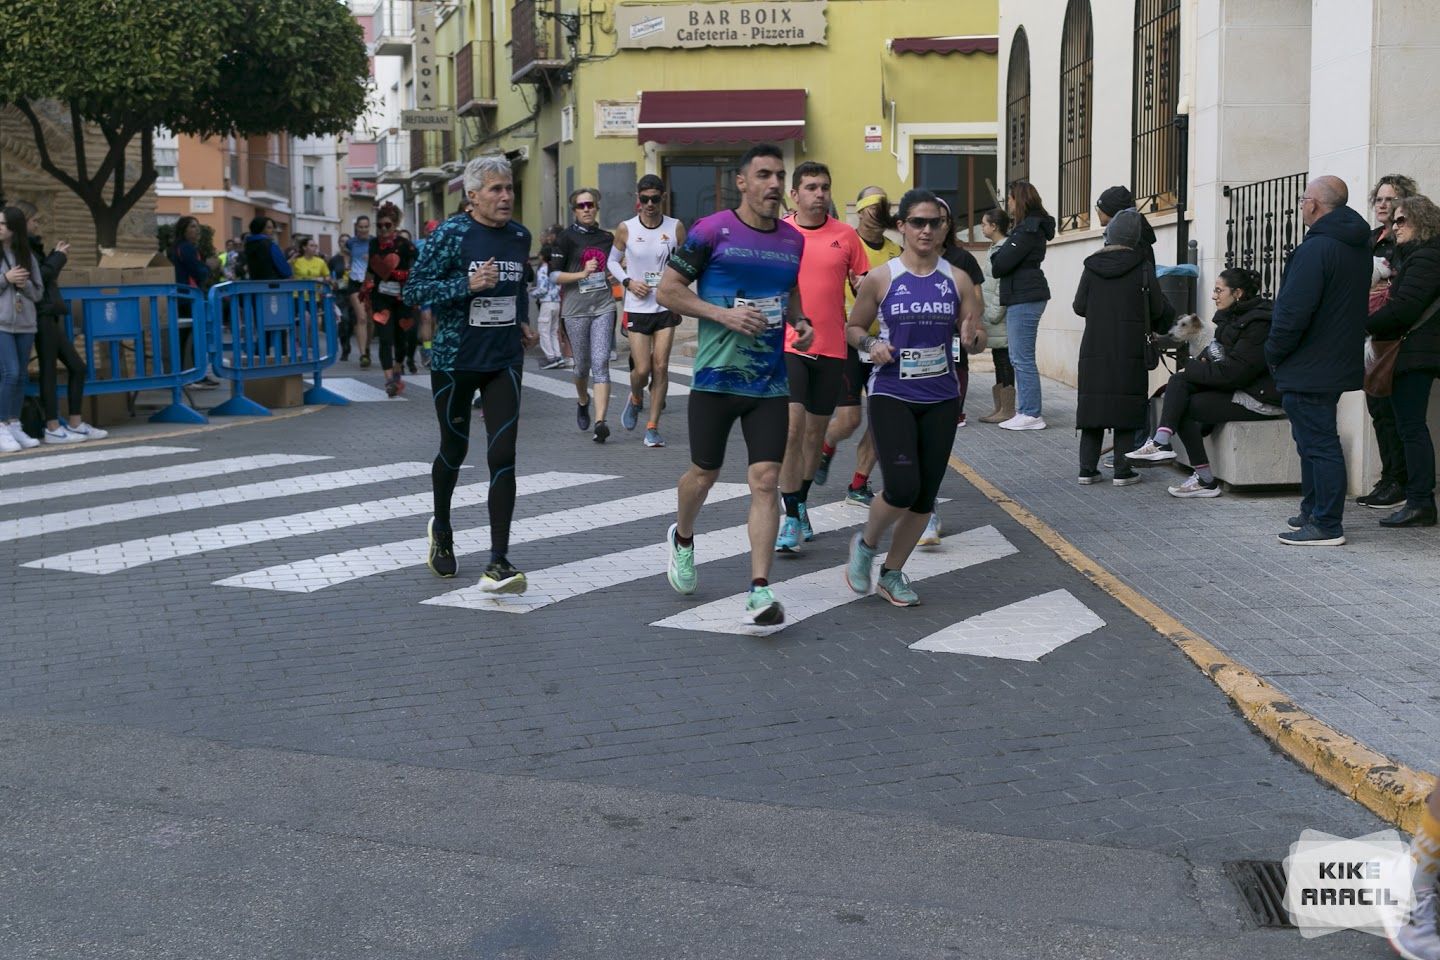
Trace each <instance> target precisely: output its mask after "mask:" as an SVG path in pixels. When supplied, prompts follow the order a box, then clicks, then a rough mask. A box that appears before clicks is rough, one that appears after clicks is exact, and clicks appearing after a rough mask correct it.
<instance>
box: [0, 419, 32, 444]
mask: <svg viewBox="0 0 1440 960" xmlns="http://www.w3.org/2000/svg"><path fill="white" fill-rule="evenodd" d="M7 426H8V427H9V428H10V436H12V437H14V438H15V442H16V443H18V444H20V446H21V448H22V449H25V450H29V449H31V448H32V447H38V446H40V441H39V440H36V439H35V438H34V437H32V436H30V434H28V433H26V432H25V428H24V427H22V426H20V421H19V420H16V421H15V422H14V423H11V424H7Z"/></svg>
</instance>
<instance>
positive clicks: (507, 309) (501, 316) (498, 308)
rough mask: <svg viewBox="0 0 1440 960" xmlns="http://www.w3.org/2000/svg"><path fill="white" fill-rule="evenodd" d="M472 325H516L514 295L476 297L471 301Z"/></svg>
mask: <svg viewBox="0 0 1440 960" xmlns="http://www.w3.org/2000/svg"><path fill="white" fill-rule="evenodd" d="M470 326H472V327H513V326H515V298H514V297H476V298H475V299H474V300H471V301H470Z"/></svg>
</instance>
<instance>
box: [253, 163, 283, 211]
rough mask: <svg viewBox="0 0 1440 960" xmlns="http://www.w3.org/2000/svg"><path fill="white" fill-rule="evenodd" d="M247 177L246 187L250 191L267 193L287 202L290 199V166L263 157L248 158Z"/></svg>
mask: <svg viewBox="0 0 1440 960" xmlns="http://www.w3.org/2000/svg"><path fill="white" fill-rule="evenodd" d="M249 174H250V176H249V178H248V179H247V180H246V181H245V186H246V189H247V190H249V191H250V192H251V193H267V194H269V195H270V196H272V197H279V198H280V199H282V200H285V201H286V202H288V201H289V200H290V168H289V167H287V166H285V165H284V164H280V163H272V162H271V161H269V160H267V159H266V158H264V157H255V156H252V157H251V158H250V170H249Z"/></svg>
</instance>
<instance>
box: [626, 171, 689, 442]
mask: <svg viewBox="0 0 1440 960" xmlns="http://www.w3.org/2000/svg"><path fill="white" fill-rule="evenodd" d="M635 195H636V197H637V199H638V200H639V204H638V207H639V211H640V213H639V215H638V216H634V217H631V218H630V219H629V220H626V221H625V222H624V223H622V224H620V226H618V227H616V228H615V245H614V246H613V247H611V248H610V263H609V265H608V266H609V270H610V274H611V276H614V277H618V278H619V280H620V282H621V283H622V284H624V286H625V334H626V336H627V337H629V338H630V396H629V398H628V399H627V400H626V402H625V410H624V412H623V413H621V415H620V423H621V425H622V426H624V427H625V429H626V430H634V429H635V425H636V424H637V423H639V422H640V412H641V410H642V409H643V403H642V401H641V398H642V397H643V396H644V394H645V388H646V386H649V388H650V419H649V421H648V422H647V423H646V424H645V446H647V447H663V446H665V441H664V439H662V438H661V436H660V411H661V410H662V409H664V406H665V391H666V389H667V388H668V387H669V384H670V373H669V369H670V346H671V344H673V343H674V340H675V328H676V327H677V326H679V325H680V317H679V316H677V315H675V314H673V313H671V312H670V311H668V310H666V309H665V308H664V307H662V306H660V304H659V303H657V302H656V300H655V290H656V288H657V287H659V286H660V275H661V274H662V273H664V272H665V261H667V260H669V259H670V254H671V252H672V251H674V250H675V249H676V248H678V247H679V246H680V245H681V244H682V243H684V242H685V227H684V226H683V225H682V224H681V223H680V221H679V220H676V219H675V218H674V217H667V216H665V214H664V212H663V211H664V203H665V181H663V180H661V179H660V178H659V177H657V176H655V175H654V174H653V173H649V174H646V175H645V176H643V177H641V178H640V182H639V183H638V184H636V186H635Z"/></svg>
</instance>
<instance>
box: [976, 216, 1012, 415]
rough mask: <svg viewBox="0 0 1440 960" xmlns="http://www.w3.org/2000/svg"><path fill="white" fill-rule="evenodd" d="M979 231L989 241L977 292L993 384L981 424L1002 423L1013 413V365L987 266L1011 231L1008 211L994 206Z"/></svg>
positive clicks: (997, 292)
mask: <svg viewBox="0 0 1440 960" xmlns="http://www.w3.org/2000/svg"><path fill="white" fill-rule="evenodd" d="M980 232H981V233H983V234H984V235H985V239H986V240H989V241H990V250H989V252H987V253H986V254H985V256H984V257H982V258H979V259H980V269H981V270H982V271H983V272H984V274H985V282H984V283H983V284H981V285H980V295H981V297H982V298H983V300H984V302H985V315H984V316H985V339H986V342H987V343H988V344H989V345H990V359H991V360H992V361H993V362H994V364H995V386H993V387H992V388H991V392H992V394H993V397H994V400H995V409H994V410H992V411H991V412H990V413H988V414H986V415H985V416H983V417H981V418H980V422H981V423H1004V422H1005V421H1006V420H1009V419H1010V418H1011V417H1013V416H1015V368H1014V367H1013V366H1011V365H1010V350H1009V348H1008V346H1007V341H1006V340H1005V308H1004V307H1003V306H1001V305H1000V281H999V280H997V279H995V272H994V270H992V269H991V267H990V258H991V257H992V256H994V254H995V251H996V250H999V249H1000V246H1001V245H1002V244H1003V243H1004V242H1005V237H1006V235H1007V234H1008V233H1009V232H1010V214H1008V213H1006V212H1005V210H1004V208H1002V207H996V208H995V209H994V210H991V211H989V212H988V213H986V214H985V215H984V216H983V217H981V218H980Z"/></svg>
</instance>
